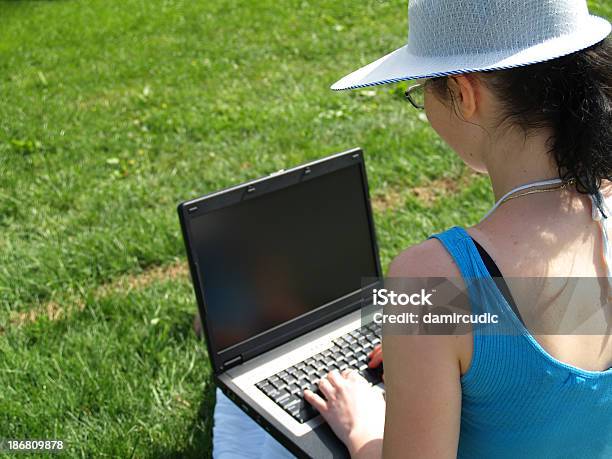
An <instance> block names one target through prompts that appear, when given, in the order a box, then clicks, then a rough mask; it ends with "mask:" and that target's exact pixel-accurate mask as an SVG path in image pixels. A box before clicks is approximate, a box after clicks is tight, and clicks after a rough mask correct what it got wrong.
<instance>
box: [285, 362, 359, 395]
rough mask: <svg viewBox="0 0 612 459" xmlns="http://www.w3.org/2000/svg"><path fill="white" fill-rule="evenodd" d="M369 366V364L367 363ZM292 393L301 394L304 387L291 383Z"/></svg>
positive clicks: (290, 390) (290, 391) (290, 389)
mask: <svg viewBox="0 0 612 459" xmlns="http://www.w3.org/2000/svg"><path fill="white" fill-rule="evenodd" d="M366 366H367V365H366ZM288 390H289V393H290V394H291V395H296V394H301V393H302V388H301V386H299V385H298V384H291V385H290V386H289V388H288Z"/></svg>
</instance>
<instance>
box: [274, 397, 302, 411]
mask: <svg viewBox="0 0 612 459" xmlns="http://www.w3.org/2000/svg"><path fill="white" fill-rule="evenodd" d="M301 403H303V401H302V399H301V398H300V397H298V396H296V395H291V396H289V397H287V398H285V399H283V400H282V401H281V402H280V403H279V405H280V406H281V408H282V409H283V410H285V411H290V410H291V408H292V407H293V406H294V405H296V406H300V405H301ZM300 409H301V406H300Z"/></svg>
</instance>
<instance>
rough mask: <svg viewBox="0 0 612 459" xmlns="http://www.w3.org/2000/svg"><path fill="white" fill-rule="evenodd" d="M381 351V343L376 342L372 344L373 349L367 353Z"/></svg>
mask: <svg viewBox="0 0 612 459" xmlns="http://www.w3.org/2000/svg"><path fill="white" fill-rule="evenodd" d="M381 351H382V345H381V344H377V345H376V346H374V349H372V350H371V351H370V354H369V355H372V354H375V353H377V352H381Z"/></svg>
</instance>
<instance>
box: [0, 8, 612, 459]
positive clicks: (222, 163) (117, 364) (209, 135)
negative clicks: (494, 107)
mask: <svg viewBox="0 0 612 459" xmlns="http://www.w3.org/2000/svg"><path fill="white" fill-rule="evenodd" d="M589 4H590V6H591V8H592V11H594V12H596V13H598V14H600V15H603V16H606V17H610V16H612V7H610V6H609V4H608V3H606V2H603V1H597V2H592V1H590V2H589ZM405 12H406V2H405V1H399V0H391V1H380V0H369V1H365V2H362V3H360V7H359V8H355V7H354V2H349V1H347V0H341V1H329V0H322V1H317V2H309V1H304V0H287V1H282V2H275V1H272V0H263V1H259V2H250V1H246V0H244V1H238V2H236V1H229V0H216V1H214V2H213V1H209V2H192V1H187V0H151V1H141V0H125V1H121V2H120V1H107V0H91V1H88V2H79V1H46V2H29V1H2V2H0V100H2V103H1V104H0V387H2V391H0V432H1V436H2V437H4V438H36V437H40V438H61V439H64V440H65V441H66V442H67V444H68V448H69V449H68V452H69V455H70V456H74V457H79V456H80V457H92V456H95V457H180V456H198V457H201V456H202V455H204V456H207V455H209V454H210V449H211V445H210V429H211V422H212V421H211V412H212V406H213V401H214V400H213V399H214V392H213V387H212V385H211V374H210V368H209V366H208V362H207V356H206V353H205V350H204V348H203V345H202V343H200V342H198V341H196V339H195V338H194V337H193V334H192V333H191V319H192V315H193V313H194V312H195V300H194V296H193V293H192V289H191V286H190V284H189V279H188V278H187V277H186V276H185V275H184V274H185V271H182V269H183V268H180V266H184V263H185V261H184V249H183V243H182V240H181V236H180V230H179V225H178V219H177V217H176V211H175V207H176V204H177V203H178V202H179V201H181V200H183V199H187V198H192V197H196V196H199V195H201V194H204V193H206V192H209V191H212V190H215V189H218V188H221V187H225V186H228V185H231V184H234V183H237V182H239V181H243V180H247V179H251V178H255V177H258V176H259V175H261V174H265V173H269V172H272V171H275V170H277V169H280V168H286V167H291V166H294V165H297V164H300V163H303V162H306V161H310V160H313V159H317V158H320V157H322V156H324V155H327V154H331V153H334V152H338V151H342V150H346V149H349V148H352V147H354V146H361V147H363V148H364V150H365V152H366V163H367V169H368V175H369V180H370V188H371V192H372V195H373V197H374V202H375V206H374V207H375V219H376V225H377V232H378V236H379V244H380V247H381V255H382V258H383V264H384V265H385V266H386V265H387V264H388V262H389V261H390V260H391V258H392V257H393V256H394V255H395V254H397V252H398V251H400V250H401V249H403V248H405V247H406V246H407V245H409V244H412V243H415V242H417V241H420V240H422V239H424V238H425V237H427V236H428V235H430V234H432V233H434V232H437V231H442V230H444V229H445V228H447V227H449V226H452V225H455V224H460V225H469V224H471V223H474V222H476V221H477V220H478V219H479V218H480V216H481V215H482V214H483V213H484V212H485V211H486V210H487V208H488V206H490V204H491V201H492V196H491V193H490V191H489V189H488V185H487V180H486V178H484V177H480V176H468V175H466V171H465V167H464V166H463V165H462V163H461V162H460V160H459V159H458V158H457V157H456V156H455V155H454V154H453V153H452V152H451V151H450V150H449V149H448V148H447V147H446V146H445V145H444V144H443V143H442V141H441V140H440V139H439V138H438V137H437V136H436V134H435V133H434V132H433V131H432V129H431V128H430V127H429V126H428V124H427V123H426V122H425V121H424V120H423V119H421V118H419V117H418V112H416V111H415V110H414V109H413V108H412V107H411V106H410V105H409V104H407V103H406V102H404V101H403V100H402V99H403V89H404V88H405V87H406V84H404V83H399V84H395V85H386V86H381V87H377V88H369V89H367V90H360V91H350V92H340V93H337V92H332V91H331V90H329V86H330V85H331V84H332V83H333V82H335V81H336V80H337V79H339V78H340V77H341V76H343V75H345V74H346V73H348V72H350V71H352V70H354V69H356V68H357V67H358V66H360V65H363V64H366V63H368V62H371V61H372V60H374V59H375V58H377V57H379V56H381V55H382V54H384V53H387V52H389V51H391V50H393V49H395V48H397V47H399V46H401V45H402V44H403V43H404V40H405V38H406V18H405ZM364 31H367V33H364ZM466 177H468V178H467V179H466ZM437 189H439V190H440V191H439V192H435V191H432V190H437ZM177 260H178V261H177Z"/></svg>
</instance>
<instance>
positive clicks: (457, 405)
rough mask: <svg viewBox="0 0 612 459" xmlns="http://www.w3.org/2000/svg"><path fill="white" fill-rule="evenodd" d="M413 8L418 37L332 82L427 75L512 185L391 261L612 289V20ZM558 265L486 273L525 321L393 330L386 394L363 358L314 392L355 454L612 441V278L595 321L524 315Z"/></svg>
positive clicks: (485, 158)
mask: <svg viewBox="0 0 612 459" xmlns="http://www.w3.org/2000/svg"><path fill="white" fill-rule="evenodd" d="M409 20H410V28H409V39H408V44H407V45H406V46H405V47H402V48H400V49H398V50H396V51H394V52H393V53H391V54H389V55H387V56H384V57H383V58H381V59H379V60H377V61H376V62H373V63H371V64H369V65H368V66H366V67H364V68H362V69H359V70H357V71H356V72H353V73H352V74H350V75H348V76H346V77H345V78H343V79H341V80H340V81H339V82H337V83H336V84H334V85H333V86H332V89H337V90H340V89H354V88H360V87H365V86H372V85H378V84H384V83H390V82H396V81H401V80H419V81H418V83H419V84H418V85H417V86H416V87H415V86H413V87H411V88H410V89H409V91H408V92H407V97H408V98H409V100H410V101H411V102H412V104H413V105H415V107H417V108H424V109H425V111H426V114H427V118H428V119H429V121H430V123H431V126H432V128H433V129H434V130H435V131H436V132H437V133H438V134H439V135H440V137H442V139H443V140H445V141H446V143H447V144H448V145H449V146H450V147H451V148H452V149H453V150H454V151H455V152H456V153H457V154H458V155H459V156H460V157H461V158H462V159H463V160H464V161H465V163H466V164H467V165H468V166H469V167H471V168H472V169H474V170H476V171H479V172H484V173H487V174H488V175H489V176H490V179H491V185H492V188H493V192H494V195H495V197H496V199H497V200H498V202H497V204H496V206H495V207H494V208H493V210H492V211H491V212H490V213H489V214H488V215H487V216H486V217H485V218H483V220H482V221H481V222H480V223H479V224H478V225H476V226H473V227H471V228H468V229H467V230H465V229H462V228H458V227H455V228H452V229H450V230H448V231H446V232H444V233H441V234H437V235H435V236H433V237H432V238H430V239H428V240H427V241H425V242H423V243H421V244H419V245H417V246H414V247H411V248H409V249H407V250H405V251H404V252H402V253H401V254H400V255H399V256H397V257H396V258H395V260H394V261H393V262H392V264H391V266H390V269H389V272H388V275H389V276H391V277H427V276H431V277H447V278H457V277H463V278H464V279H465V278H491V275H503V276H504V278H515V277H516V278H518V277H521V278H533V279H550V278H558V277H560V278H568V277H583V278H602V279H604V281H603V282H601V287H602V292H604V293H605V292H608V293H610V291H608V290H606V289H607V288H608V287H609V285H608V283H607V282H605V280H607V281H609V280H610V278H611V270H610V269H611V268H612V248H611V247H612V245H609V244H608V232H609V231H610V229H609V228H608V227H609V226H610V225H609V223H608V221H610V218H612V190H610V187H609V184H610V182H609V181H610V179H611V177H612V155H611V150H610V148H611V147H612V142H611V126H612V124H611V123H612V89H611V88H612V57H611V56H612V51H611V46H610V42H609V41H608V40H606V37H607V36H608V35H609V33H610V24H609V23H608V22H607V21H605V20H603V19H601V18H596V17H594V16H590V15H589V14H588V11H587V6H586V1H579V0H575V1H573V0H555V1H554V2H542V1H541V0H523V1H508V0H480V1H477V0H464V1H461V2H459V1H456V0H448V1H442V0H437V1H436V0H412V1H411V2H410V8H409ZM418 91H422V92H423V95H424V102H420V101H419V98H418V95H417V94H418ZM493 260H494V261H493ZM545 283H546V282H534V283H533V284H529V285H532V286H533V289H525V288H523V289H509V290H507V289H500V290H497V291H493V292H489V293H488V294H487V295H488V296H487V297H486V298H483V297H481V298H474V296H475V295H476V293H475V292H473V291H470V295H471V299H472V300H473V301H474V302H475V303H478V304H480V305H481V306H482V307H484V308H487V310H488V311H489V312H500V313H505V314H514V319H513V320H515V321H516V324H517V327H518V328H517V329H520V330H521V333H518V334H515V335H509V336H504V337H495V336H487V335H485V334H482V333H480V332H479V331H478V330H476V329H474V330H472V332H471V333H469V334H465V335H460V336H425V335H417V336H384V337H383V348H384V359H385V367H384V368H385V389H386V394H385V398H384V399H383V397H382V396H381V395H379V394H378V392H376V391H374V390H373V389H371V388H370V387H369V385H368V384H367V383H366V382H365V380H363V379H362V378H361V377H360V376H358V375H357V374H356V373H354V372H344V373H342V374H339V373H337V372H332V373H330V374H329V375H328V376H327V377H326V378H323V379H321V381H320V384H319V387H320V391H321V393H322V395H323V396H318V395H315V394H314V393H312V392H310V391H306V392H305V395H304V396H305V398H306V400H308V401H309V402H310V403H311V404H312V405H314V406H315V407H316V408H317V409H318V410H319V411H320V413H321V414H322V416H323V417H324V418H325V419H326V420H327V422H328V423H329V424H330V426H331V427H332V429H333V430H334V431H335V432H336V434H337V435H338V437H339V438H340V439H341V440H343V441H344V443H345V444H346V445H347V447H348V449H349V451H350V453H351V455H352V456H353V457H364V458H365V457H373V458H374V457H382V456H383V453H384V457H402V458H406V457H415V458H447V457H456V456H460V457H486V458H489V457H495V458H497V457H555V458H556V457H612V339H611V337H610V330H611V329H612V318H611V314H610V311H611V310H610V308H611V305H610V303H609V302H607V296H606V295H605V294H604V295H603V300H602V304H601V306H600V311H599V312H601V313H602V315H601V317H602V318H603V320H601V321H600V322H599V325H600V328H598V329H597V330H592V332H591V334H584V335H553V334H550V335H541V336H540V335H538V336H534V334H531V333H530V331H529V330H528V328H529V321H528V320H525V321H524V322H521V320H522V318H528V317H532V316H533V311H530V307H533V304H535V301H536V298H539V297H541V296H542V294H543V290H542V289H543V288H545V287H542V285H543V284H545ZM553 303H554V302H553ZM551 304H552V303H551ZM512 305H514V306H515V309H514V311H513V312H509V311H510V309H509V307H510V306H512ZM530 305H531V306H530ZM553 306H554V307H557V308H558V307H562V306H563V304H560V305H559V304H558V305H556V306H555V305H554V304H553ZM565 306H567V303H566V304H565ZM553 311H554V310H553ZM547 317H548V316H547ZM552 318H553V319H554V314H552ZM546 320H549V319H546V318H544V321H546ZM551 320H552V319H551ZM523 324H524V325H527V327H523ZM546 325H549V324H547V323H545V324H544V326H546ZM382 354H383V353H382V349H380V348H378V349H375V350H374V352H373V354H372V360H371V362H370V365H372V366H375V365H378V364H380V363H381V361H382ZM215 441H216V445H218V444H219V443H218V440H215ZM266 441H267V442H268V443H270V442H272V441H271V440H269V439H268V440H266ZM272 443H273V442H272ZM279 451H280V450H279ZM285 453H286V452H282V453H279V455H282V454H285ZM275 454H276V453H275Z"/></svg>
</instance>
